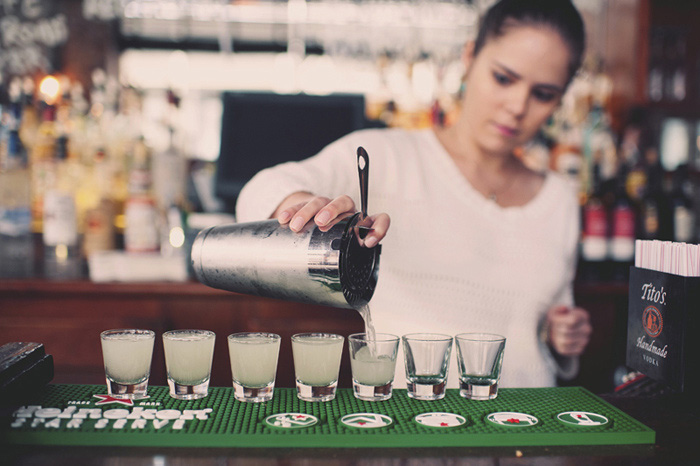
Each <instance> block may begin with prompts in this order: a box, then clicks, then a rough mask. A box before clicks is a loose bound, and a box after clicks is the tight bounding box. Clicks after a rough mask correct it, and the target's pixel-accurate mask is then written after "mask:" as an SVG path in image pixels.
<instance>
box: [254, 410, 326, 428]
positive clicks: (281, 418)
mask: <svg viewBox="0 0 700 466" xmlns="http://www.w3.org/2000/svg"><path fill="white" fill-rule="evenodd" d="M317 423H318V418H317V417H316V416H312V415H311V414H304V413H279V414H273V415H271V416H267V417H266V418H265V424H267V425H268V426H270V427H278V428H280V429H303V428H305V427H311V426H313V425H314V424H317Z"/></svg>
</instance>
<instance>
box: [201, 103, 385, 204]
mask: <svg viewBox="0 0 700 466" xmlns="http://www.w3.org/2000/svg"><path fill="white" fill-rule="evenodd" d="M222 102H223V114H222V120H221V149H220V154H219V159H218V162H217V170H216V179H215V194H216V196H217V197H219V198H220V199H222V200H223V201H224V203H225V205H226V209H227V211H229V212H231V213H235V212H234V206H235V203H236V199H237V198H238V194H239V193H240V191H241V189H242V188H243V186H244V185H245V184H246V183H247V182H248V181H249V180H250V179H251V178H252V177H253V176H254V175H255V174H256V173H257V172H259V171H260V170H262V169H264V168H268V167H272V166H274V165H277V164H279V163H283V162H289V161H298V160H303V159H306V158H308V157H311V156H312V155H315V154H317V153H318V152H319V151H320V150H321V149H323V148H324V147H325V146H327V145H328V144H330V143H331V142H333V141H335V140H336V139H338V138H340V137H342V136H345V135H346V134H348V133H351V132H353V131H355V130H358V129H362V128H366V127H368V126H372V125H371V124H370V122H369V121H367V119H366V117H365V98H364V96H363V95H360V94H330V95H308V94H276V93H272V92H225V93H224V94H223V96H222Z"/></svg>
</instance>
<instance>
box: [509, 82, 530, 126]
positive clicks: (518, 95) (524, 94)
mask: <svg viewBox="0 0 700 466" xmlns="http://www.w3.org/2000/svg"><path fill="white" fill-rule="evenodd" d="M529 100H530V91H529V89H527V88H526V87H525V86H513V87H512V89H511V92H509V93H508V97H507V99H506V109H507V110H508V112H509V113H510V114H511V115H513V116H514V117H515V118H518V119H520V118H522V117H523V116H524V115H525V113H526V112H527V106H528V102H529Z"/></svg>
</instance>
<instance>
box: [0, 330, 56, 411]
mask: <svg viewBox="0 0 700 466" xmlns="http://www.w3.org/2000/svg"><path fill="white" fill-rule="evenodd" d="M51 379H53V357H52V356H51V355H50V354H46V350H45V349H44V345H42V344H41V343H25V342H12V343H6V344H4V345H2V346H0V408H4V407H8V406H16V405H19V404H21V403H23V402H24V400H25V399H26V397H28V396H30V395H32V394H34V393H36V392H37V391H38V390H40V389H41V388H43V387H44V386H46V384H48V383H49V382H51Z"/></svg>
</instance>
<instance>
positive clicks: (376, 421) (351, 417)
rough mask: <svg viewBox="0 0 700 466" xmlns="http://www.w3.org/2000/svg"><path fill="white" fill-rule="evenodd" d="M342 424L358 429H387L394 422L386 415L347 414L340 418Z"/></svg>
mask: <svg viewBox="0 0 700 466" xmlns="http://www.w3.org/2000/svg"><path fill="white" fill-rule="evenodd" d="M340 422H341V423H342V424H343V425H346V426H348V427H355V428H358V429H376V428H377V427H386V426H388V425H391V424H392V423H393V422H394V421H393V420H392V419H391V418H390V417H389V416H386V415H384V414H376V413H353V414H346V415H345V416H343V417H342V418H340Z"/></svg>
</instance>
